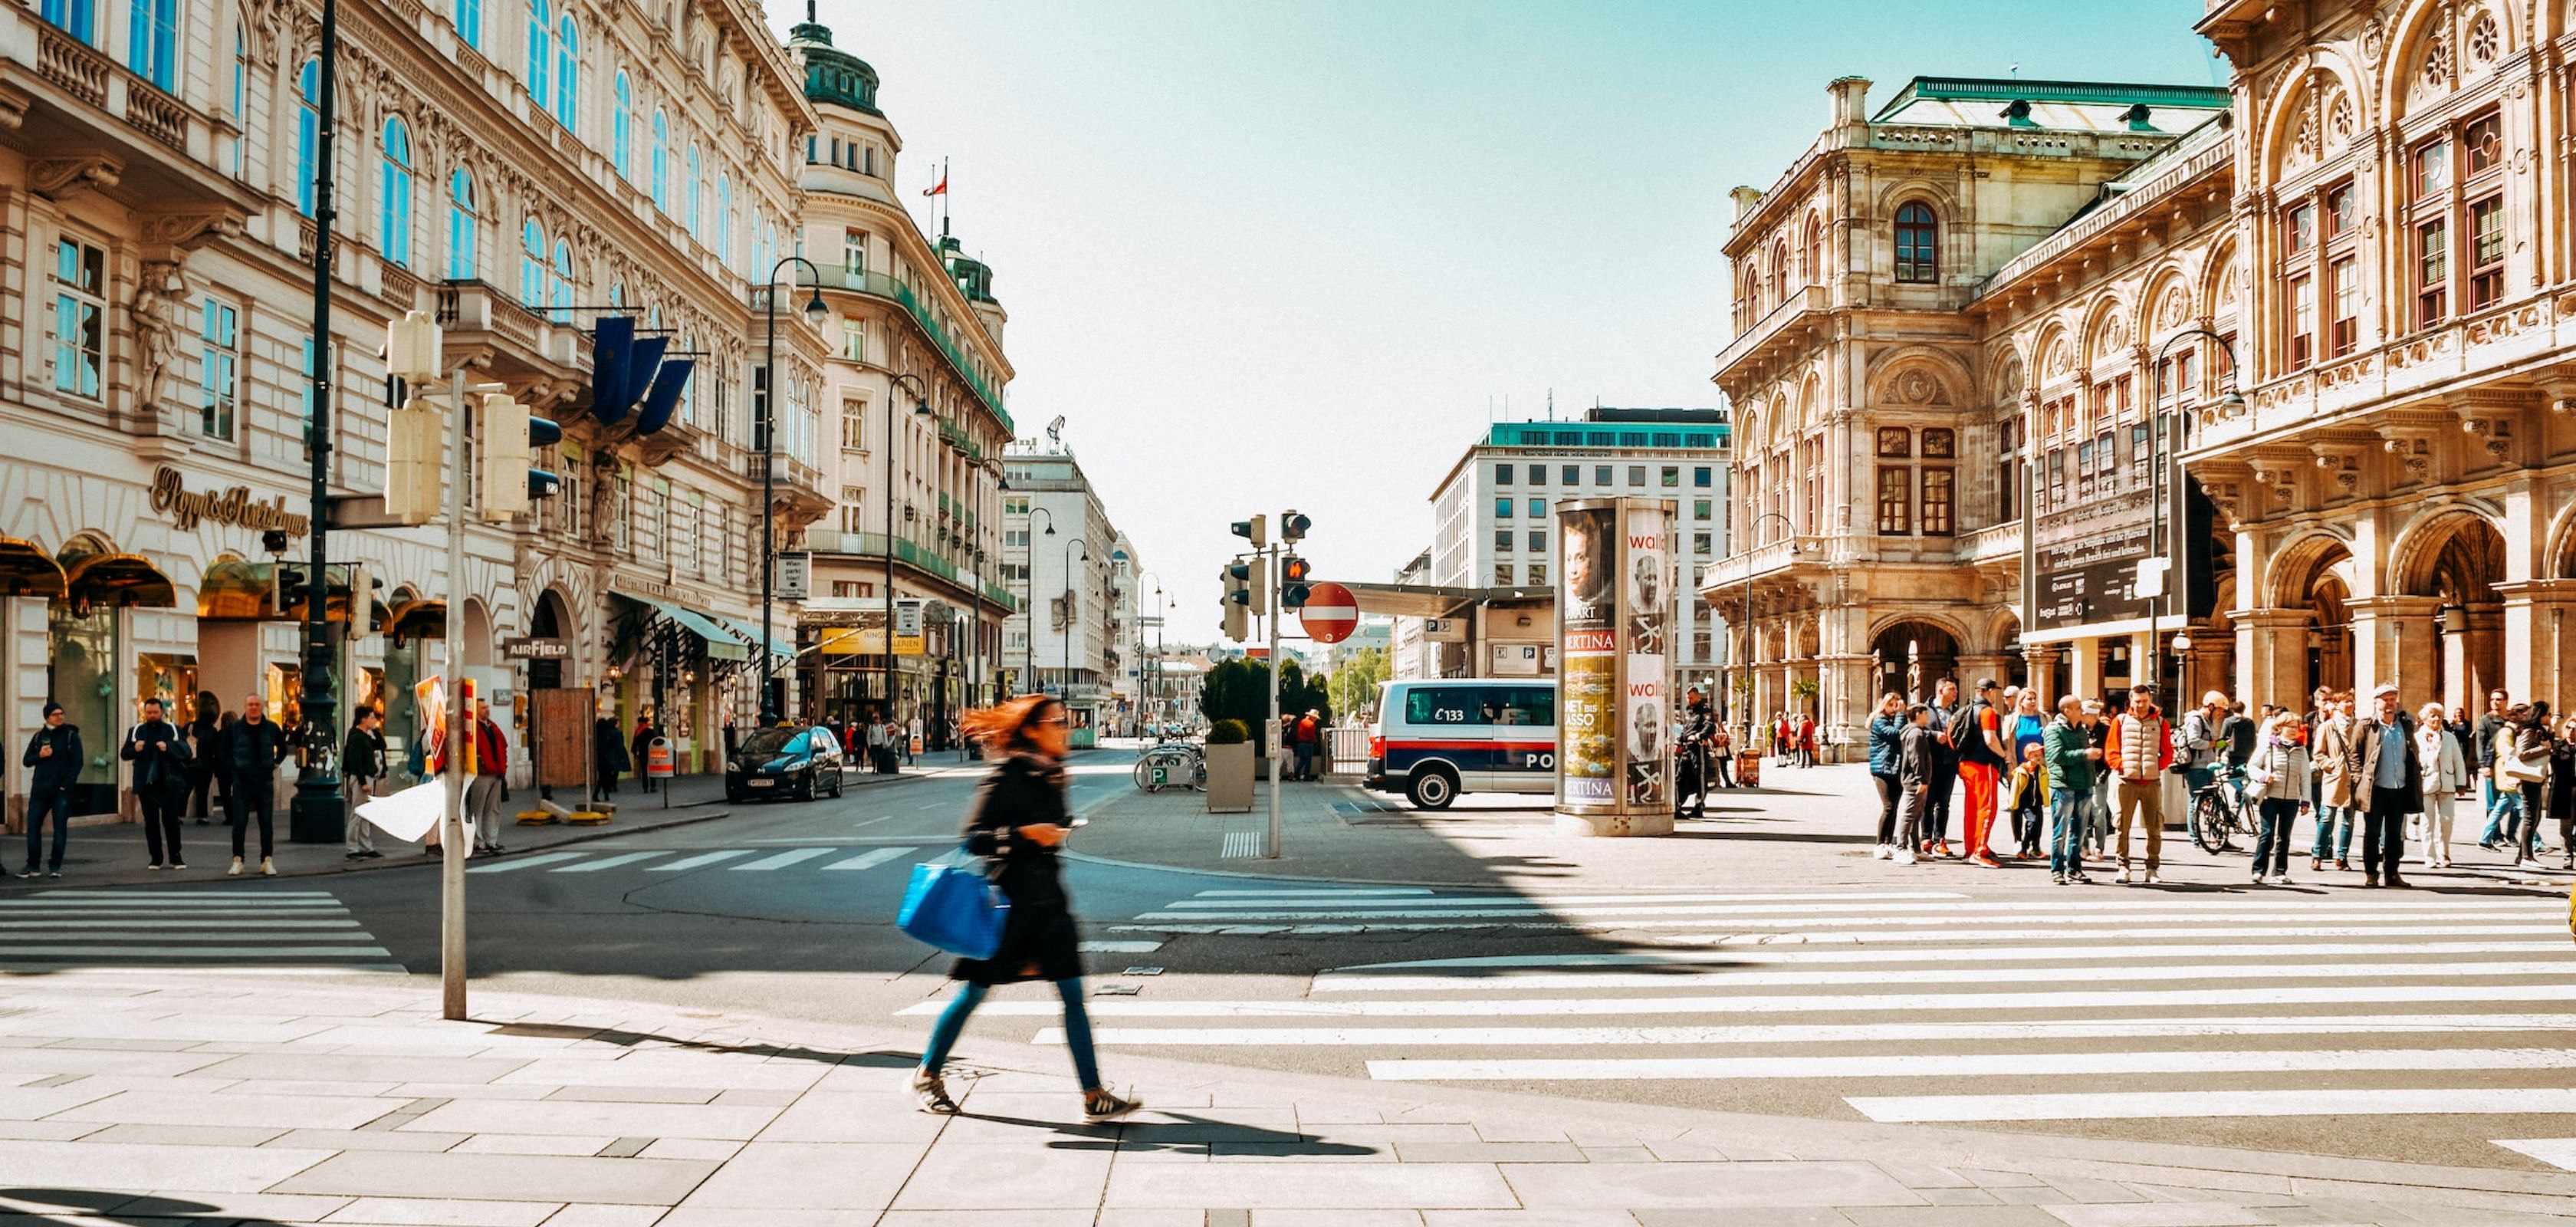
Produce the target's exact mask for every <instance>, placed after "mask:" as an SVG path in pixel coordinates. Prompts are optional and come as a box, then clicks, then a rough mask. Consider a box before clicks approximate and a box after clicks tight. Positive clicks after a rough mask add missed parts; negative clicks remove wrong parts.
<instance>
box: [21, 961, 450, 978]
mask: <svg viewBox="0 0 2576 1227" xmlns="http://www.w3.org/2000/svg"><path fill="white" fill-rule="evenodd" d="M30 961H31V962H56V961H59V960H48V959H34V960H30ZM380 971H386V972H392V973H394V974H396V975H408V974H410V972H411V969H410V968H408V967H405V966H403V965H402V964H400V963H271V964H267V965H261V964H256V963H209V964H191V965H188V966H177V965H173V964H169V963H109V964H104V965H101V966H97V967H59V968H54V969H53V970H52V971H51V972H50V973H49V974H53V975H76V976H153V975H161V976H166V975H171V974H173V973H179V972H184V973H186V974H188V975H192V976H210V975H245V976H338V975H350V974H354V973H359V972H380Z"/></svg>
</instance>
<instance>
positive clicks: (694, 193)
mask: <svg viewBox="0 0 2576 1227" xmlns="http://www.w3.org/2000/svg"><path fill="white" fill-rule="evenodd" d="M703 165H704V162H703V161H702V160H701V159H700V158H699V157H698V143H697V142H696V141H691V142H689V183H688V188H689V237H690V238H693V239H699V240H701V241H703V240H704V239H705V237H706V231H705V230H703V229H701V228H700V227H701V226H702V224H703V223H704V221H705V218H706V208H705V205H704V202H703V201H702V200H701V199H700V198H701V197H702V196H704V195H705V193H703V192H701V191H700V190H699V187H698V185H699V184H700V183H702V182H704V181H705V175H704V172H703V171H702V170H701V169H700V167H702V166H703Z"/></svg>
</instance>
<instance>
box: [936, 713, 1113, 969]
mask: <svg viewBox="0 0 2576 1227" xmlns="http://www.w3.org/2000/svg"><path fill="white" fill-rule="evenodd" d="M1042 822H1051V823H1054V824H1056V825H1057V826H1071V825H1072V819H1071V818H1070V817H1068V816H1067V815H1066V813H1065V808H1064V770H1063V769H1062V768H1061V767H1058V766H1056V765H1055V764H1053V763H1049V762H1046V761H1044V760H1042V759H1035V758H1025V757H1015V758H1011V759H1007V760H1004V761H1003V763H1002V764H1001V765H1000V766H998V767H995V768H994V769H993V773H992V774H991V775H988V776H985V777H984V782H983V784H982V785H981V786H980V787H978V788H977V789H976V790H975V803H974V806H973V807H972V808H971V809H969V810H968V811H967V815H966V851H967V852H968V853H970V854H972V855H975V856H979V857H982V858H984V872H985V873H986V874H987V875H988V876H990V877H991V878H992V880H993V883H994V885H996V886H999V887H1001V888H1002V895H1003V897H1004V898H1007V899H1009V900H1010V901H1011V916H1010V919H1009V920H1008V921H1006V922H1005V923H1004V925H1003V927H1002V948H1001V949H999V950H996V951H994V952H993V957H991V958H989V959H959V960H957V963H956V966H954V967H951V968H949V970H948V978H949V979H952V980H965V981H969V982H971V983H975V984H1010V983H1014V982H1016V981H1021V980H1071V979H1074V978H1075V977H1078V976H1080V975H1081V974H1082V953H1081V945H1082V939H1081V936H1080V935H1079V934H1078V933H1077V932H1076V931H1075V928H1074V923H1073V901H1072V900H1071V899H1069V898H1067V897H1066V896H1065V893H1064V883H1063V882H1062V881H1061V880H1060V879H1059V878H1058V877H1057V863H1058V859H1059V858H1058V857H1057V855H1056V853H1057V851H1058V849H1056V848H1048V847H1042V846H1040V845H1038V844H1036V843H1034V842H1031V841H1029V840H1025V839H1020V838H1018V837H1016V836H1015V835H1013V834H1012V832H1013V831H1015V830H1017V829H1018V828H1020V827H1024V826H1031V825H1034V824H1037V823H1042Z"/></svg>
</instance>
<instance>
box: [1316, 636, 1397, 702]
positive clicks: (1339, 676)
mask: <svg viewBox="0 0 2576 1227" xmlns="http://www.w3.org/2000/svg"><path fill="white" fill-rule="evenodd" d="M1391 671H1392V670H1391V667H1390V665H1389V663H1388V661H1387V652H1386V649H1385V648H1362V649H1360V650H1359V651H1358V652H1356V653H1354V654H1353V655H1352V656H1351V658H1350V660H1349V661H1348V662H1346V663H1344V664H1343V665H1342V671H1341V672H1339V673H1335V674H1332V675H1331V682H1332V691H1333V706H1334V707H1336V708H1338V709H1340V710H1342V711H1346V712H1355V711H1361V710H1364V709H1366V708H1368V707H1371V706H1373V705H1375V704H1376V703H1377V688H1378V684H1379V683H1380V682H1383V681H1385V680H1386V679H1387V676H1388V675H1389V673H1390V672H1391Z"/></svg>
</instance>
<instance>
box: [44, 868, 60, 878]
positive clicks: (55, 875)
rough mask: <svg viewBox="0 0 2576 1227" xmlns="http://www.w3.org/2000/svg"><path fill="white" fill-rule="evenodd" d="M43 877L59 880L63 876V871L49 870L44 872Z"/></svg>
mask: <svg viewBox="0 0 2576 1227" xmlns="http://www.w3.org/2000/svg"><path fill="white" fill-rule="evenodd" d="M45 876H46V877H49V878H59V877H61V876H63V871H62V870H59V869H55V870H49V871H47V872H46V874H45Z"/></svg>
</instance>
